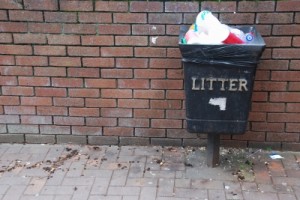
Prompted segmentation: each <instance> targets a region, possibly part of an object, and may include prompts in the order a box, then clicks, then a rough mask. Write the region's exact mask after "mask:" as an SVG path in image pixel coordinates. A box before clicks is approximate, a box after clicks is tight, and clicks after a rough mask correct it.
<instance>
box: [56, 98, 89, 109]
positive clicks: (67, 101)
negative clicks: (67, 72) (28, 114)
mask: <svg viewBox="0 0 300 200" xmlns="http://www.w3.org/2000/svg"><path fill="white" fill-rule="evenodd" d="M53 104H54V105H55V106H72V107H83V106H84V99H83V98H53Z"/></svg>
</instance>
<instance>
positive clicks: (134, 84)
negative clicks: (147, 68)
mask: <svg viewBox="0 0 300 200" xmlns="http://www.w3.org/2000/svg"><path fill="white" fill-rule="evenodd" d="M118 88H128V89H129V88H131V89H147V88H149V80H137V79H118Z"/></svg>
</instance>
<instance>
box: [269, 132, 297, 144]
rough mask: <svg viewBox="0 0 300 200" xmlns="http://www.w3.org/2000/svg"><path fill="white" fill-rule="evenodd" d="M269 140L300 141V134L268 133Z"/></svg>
mask: <svg viewBox="0 0 300 200" xmlns="http://www.w3.org/2000/svg"><path fill="white" fill-rule="evenodd" d="M266 140H267V141H271V142H298V141H299V134H297V133H272V132H271V133H267V139H266Z"/></svg>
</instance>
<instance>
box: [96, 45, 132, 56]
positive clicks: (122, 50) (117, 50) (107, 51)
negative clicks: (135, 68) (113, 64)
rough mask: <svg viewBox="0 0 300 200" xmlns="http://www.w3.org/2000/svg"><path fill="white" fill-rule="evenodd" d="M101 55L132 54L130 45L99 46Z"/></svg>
mask: <svg viewBox="0 0 300 200" xmlns="http://www.w3.org/2000/svg"><path fill="white" fill-rule="evenodd" d="M101 56H103V57H128V56H133V48H132V47H101Z"/></svg>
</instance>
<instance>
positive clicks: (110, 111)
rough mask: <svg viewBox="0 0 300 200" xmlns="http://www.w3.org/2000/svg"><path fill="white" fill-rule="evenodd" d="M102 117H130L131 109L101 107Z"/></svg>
mask: <svg viewBox="0 0 300 200" xmlns="http://www.w3.org/2000/svg"><path fill="white" fill-rule="evenodd" d="M101 116H102V117H132V109H129V108H101Z"/></svg>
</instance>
